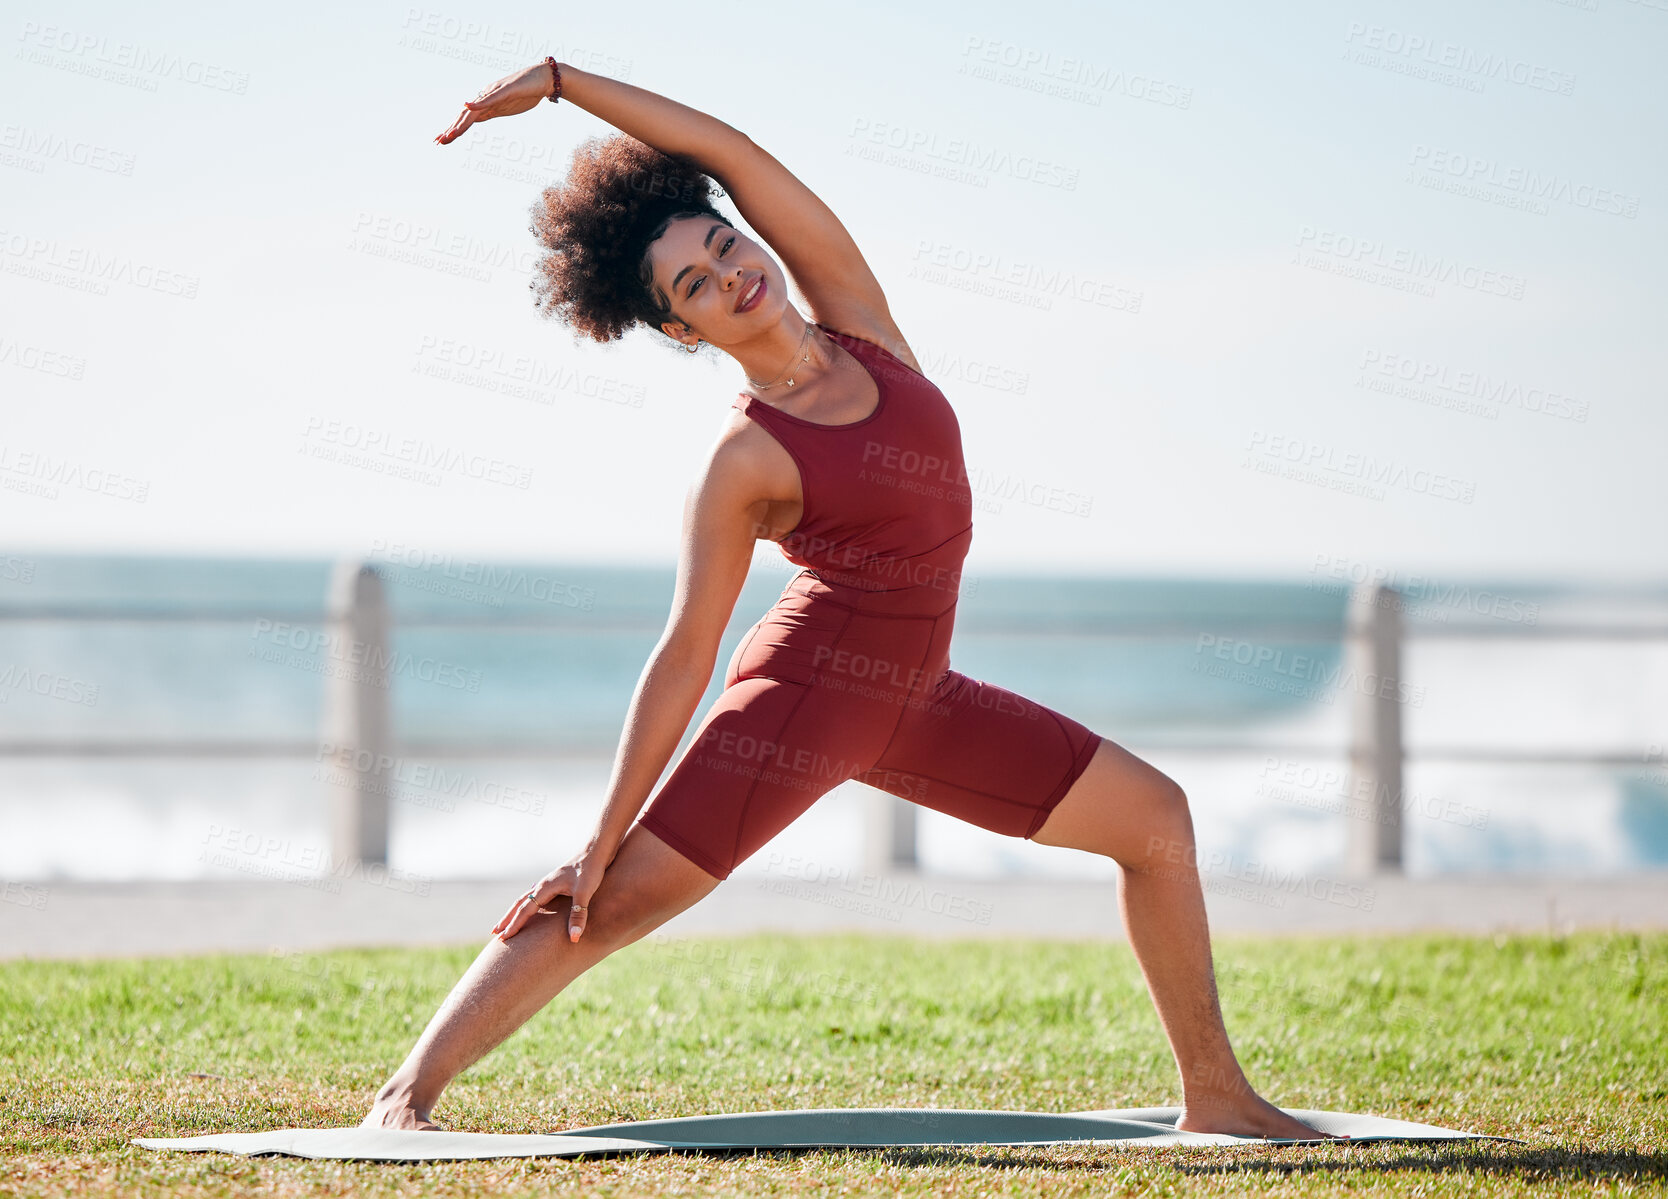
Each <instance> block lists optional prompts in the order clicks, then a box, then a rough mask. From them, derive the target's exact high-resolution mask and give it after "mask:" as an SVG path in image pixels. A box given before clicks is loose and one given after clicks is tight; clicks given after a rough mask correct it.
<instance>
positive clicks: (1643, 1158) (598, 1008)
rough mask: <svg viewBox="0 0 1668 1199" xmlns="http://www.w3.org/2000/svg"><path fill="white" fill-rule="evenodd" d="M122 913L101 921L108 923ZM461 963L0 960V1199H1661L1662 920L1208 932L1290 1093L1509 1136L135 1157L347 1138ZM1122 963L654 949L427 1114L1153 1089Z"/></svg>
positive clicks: (441, 957)
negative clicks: (938, 1197)
mask: <svg viewBox="0 0 1668 1199" xmlns="http://www.w3.org/2000/svg"><path fill="white" fill-rule="evenodd" d="M112 918H117V919H119V918H120V917H119V914H113V917H112ZM473 956H474V950H473V948H458V949H446V950H408V949H402V950H378V951H351V952H336V953H322V954H294V955H279V954H274V955H264V956H263V955H248V956H211V957H188V958H172V959H149V960H135V961H102V962H90V963H62V962H11V963H0V1045H3V1046H4V1062H5V1070H4V1074H3V1076H0V1145H3V1147H4V1154H5V1161H4V1163H3V1165H0V1194H6V1195H12V1194H16V1195H35V1194H49V1193H61V1192H63V1191H66V1190H74V1191H76V1192H77V1193H82V1194H88V1195H93V1196H98V1195H104V1194H117V1193H121V1194H151V1195H164V1194H165V1195H185V1196H198V1195H201V1196H221V1195H231V1194H241V1193H244V1192H247V1191H251V1190H258V1191H260V1192H261V1193H262V1194H267V1195H274V1196H288V1195H309V1196H333V1195H346V1194H353V1195H367V1196H380V1195H408V1194H418V1193H421V1194H437V1195H448V1196H451V1195H456V1196H465V1195H477V1194H483V1195H484V1194H492V1195H517V1194H546V1193H564V1194H565V1193H572V1194H601V1195H673V1194H678V1195H685V1194H697V1195H700V1194H714V1195H728V1194H749V1195H753V1194H758V1195H775V1194H803V1193H811V1192H815V1191H822V1190H824V1189H830V1190H835V1191H839V1192H842V1193H856V1194H863V1193H874V1194H894V1193H897V1194H906V1195H917V1194H920V1195H928V1194H958V1195H974V1194H979V1195H985V1194H993V1195H994V1194H1004V1195H1005V1194H1015V1195H1051V1196H1052V1195H1091V1194H1092V1195H1154V1196H1157V1195H1219V1194H1292V1195H1315V1194H1332V1193H1339V1192H1345V1191H1347V1192H1349V1193H1352V1194H1357V1193H1361V1194H1423V1195H1449V1194H1455V1195H1458V1194H1465V1195H1506V1194H1547V1195H1562V1194H1567V1193H1570V1192H1573V1191H1581V1192H1588V1191H1597V1192H1602V1193H1617V1194H1639V1193H1647V1192H1659V1191H1663V1190H1668V1153H1665V1151H1664V1141H1665V1139H1668V934H1644V935H1638V934H1631V933H1614V934H1599V933H1591V934H1579V935H1572V936H1566V937H1554V936H1510V937H1506V936H1497V937H1493V938H1489V937H1478V938H1470V937H1458V936H1442V935H1421V936H1397V937H1377V938H1365V937H1360V938H1304V939H1278V940H1277V939H1271V938H1262V939H1252V938H1229V937H1219V938H1217V941H1216V958H1217V971H1218V978H1219V982H1220V986H1221V990H1222V995H1223V1003H1224V1007H1225V1010H1226V1012H1227V1018H1228V1027H1229V1031H1230V1033H1231V1034H1232V1036H1233V1039H1234V1044H1235V1047H1236V1049H1237V1050H1238V1052H1239V1055H1240V1059H1241V1061H1242V1062H1244V1064H1245V1067H1246V1071H1247V1073H1248V1074H1249V1075H1250V1076H1251V1079H1252V1082H1253V1083H1254V1084H1255V1085H1256V1086H1257V1087H1258V1088H1259V1090H1261V1092H1262V1093H1263V1094H1264V1095H1266V1096H1268V1097H1269V1098H1270V1099H1272V1100H1273V1101H1274V1102H1276V1103H1279V1104H1281V1105H1282V1106H1285V1107H1306V1108H1327V1109H1332V1110H1341V1111H1355V1112H1371V1113H1377V1114H1381V1115H1388V1116H1395V1117H1400V1118H1404V1119H1411V1120H1419V1121H1422V1122H1426V1123H1431V1124H1441V1125H1446V1126H1448V1127H1454V1128H1463V1129H1469V1130H1472V1131H1476V1132H1485V1133H1494V1134H1501V1135H1505V1136H1511V1137H1517V1138H1521V1139H1522V1140H1524V1141H1526V1142H1528V1144H1526V1145H1510V1144H1504V1143H1500V1142H1472V1143H1466V1144H1461V1145H1447V1146H1443V1145H1435V1146H1431V1145H1425V1146H1421V1145H1417V1144H1382V1145H1370V1144H1363V1145H1356V1146H1349V1147H1345V1146H1325V1147H1318V1148H1313V1149H1309V1148H1302V1149H1299V1148H1283V1147H1278V1146H1256V1145H1252V1146H1245V1147H1239V1146H1235V1147H1232V1148H1228V1149H1214V1148H1213V1149H1180V1148H1176V1149H1139V1148H1128V1149H1106V1148H1095V1149H1084V1148H1071V1147H1059V1148H1045V1149H1034V1148H1010V1149H1002V1148H995V1149H978V1148H972V1149H955V1148H952V1149H919V1148H913V1149H890V1150H855V1151H838V1152H829V1151H802V1152H783V1151H765V1152H759V1153H752V1152H747V1153H738V1154H732V1155H727V1156H721V1155H699V1154H654V1155H640V1156H623V1157H615V1158H590V1159H585V1160H579V1161H573V1160H561V1159H545V1160H531V1161H508V1160H505V1161H491V1162H473V1163H436V1164H430V1165H418V1166H396V1165H374V1164H365V1163H341V1162H307V1161H300V1160H295V1159H285V1158H255V1159H249V1158H238V1157H233V1156H230V1155H223V1154H182V1153H156V1152H151V1151H149V1150H143V1149H138V1148H136V1147H134V1146H131V1145H129V1144H128V1140H129V1138H130V1137H135V1136H191V1135H196V1134H199V1133H207V1132H215V1131H228V1130H258V1129H267V1128H281V1127H306V1126H328V1125H345V1124H353V1123H357V1122H358V1120H359V1118H360V1116H361V1115H363V1113H364V1111H365V1109H366V1107H367V1105H368V1103H369V1100H370V1097H371V1094H372V1092H373V1091H374V1090H375V1089H376V1087H377V1085H378V1084H380V1083H381V1081H382V1080H383V1078H384V1077H385V1076H386V1075H387V1073H388V1071H389V1070H390V1069H391V1068H392V1067H393V1066H394V1065H395V1064H397V1063H398V1061H399V1060H400V1059H401V1058H402V1057H403V1056H404V1054H405V1051H406V1049H407V1048H408V1047H409V1046H410V1044H411V1042H412V1040H413V1039H414V1038H415V1036H416V1034H417V1033H418V1032H419V1031H420V1029H421V1028H422V1026H423V1025H424V1023H425V1022H426V1021H427V1019H428V1017H429V1015H430V1014H431V1013H432V1011H433V1010H434V1008H435V1006H436V1004H437V1003H438V1002H439V1001H440V999H441V998H442V997H443V996H444V994H445V993H446V991H447V990H448V988H449V987H450V985H451V983H452V982H453V981H454V980H455V979H456V978H457V976H458V975H459V973H461V971H462V970H463V968H464V967H465V966H466V965H467V963H468V962H469V961H470V960H471V958H472V957H473ZM1179 1101H1180V1092H1179V1087H1178V1083H1177V1078H1176V1072H1175V1067H1174V1064H1173V1063H1172V1060H1171V1058H1170V1054H1169V1050H1168V1048H1167V1046H1166V1045H1165V1042H1164V1039H1163V1036H1162V1033H1161V1031H1160V1029H1159V1027H1158V1021H1157V1017H1156V1016H1155V1014H1154V1012H1153V1009H1152V1005H1151V1003H1150V1001H1149V1000H1148V998H1147V994H1146V990H1145V987H1144V985H1143V983H1142V981H1141V977H1140V974H1139V972H1138V970H1137V968H1136V965H1135V962H1134V960H1133V958H1132V957H1131V955H1130V952H1129V950H1128V948H1127V947H1126V946H1124V945H1121V944H1098V943H1092V942H1052V941H1033V942H1027V941H1020V940H995V939H989V940H976V941H975V940H969V941H959V942H944V941H915V940H910V939H905V938H901V937H898V938H892V937H873V936H861V935H845V936H799V937H788V936H780V935H759V936H749V937H744V938H736V939H732V940H716V939H714V940H701V941H687V942H685V941H672V940H669V939H664V938H660V937H658V936H651V937H649V938H648V939H646V940H644V941H642V942H639V943H638V944H637V945H634V946H632V947H630V948H628V949H626V950H624V951H622V952H620V953H618V954H616V955H614V956H613V957H612V958H610V959H608V960H607V961H605V962H603V963H602V964H601V965H600V966H598V967H597V968H595V969H594V970H592V971H591V972H590V973H588V974H586V975H584V976H583V977H581V978H580V979H579V980H578V981H577V982H576V983H575V984H574V985H573V986H571V987H570V988H568V990H567V991H565V992H564V993H563V994H561V995H559V996H557V998H556V1000H555V1001H554V1002H553V1003H552V1004H551V1005H550V1006H549V1007H548V1008H547V1009H546V1010H545V1011H543V1012H541V1013H540V1014H539V1015H538V1016H537V1017H535V1018H534V1020H533V1021H531V1022H530V1023H529V1024H528V1025H527V1026H526V1027H525V1028H523V1029H522V1030H521V1031H520V1032H519V1033H517V1034H516V1035H515V1036H514V1037H512V1038H511V1039H510V1041H508V1042H507V1043H506V1044H505V1045H503V1046H501V1047H500V1048H499V1049H498V1050H496V1051H495V1052H494V1053H492V1054H490V1055H488V1057H487V1058H486V1059H485V1060H484V1061H482V1062H481V1063H479V1064H478V1065H477V1066H475V1067H474V1068H473V1069H471V1070H469V1071H467V1072H466V1073H465V1074H464V1075H463V1076H462V1077H460V1078H459V1079H458V1080H457V1081H456V1082H455V1083H454V1084H453V1085H452V1087H451V1089H450V1090H448V1091H447V1093H446V1096H445V1097H444V1099H443V1100H442V1103H441V1105H440V1107H439V1108H438V1109H437V1111H436V1113H435V1116H436V1119H437V1120H439V1122H440V1123H441V1124H442V1125H444V1126H445V1127H448V1128H455V1129H463V1130H472V1131H497V1132H554V1131H557V1130H559V1129H562V1128H566V1127H573V1126H577V1125H583V1124H599V1123H605V1122H612V1121H618V1120H635V1119H647V1118H654V1117H664V1116H678V1115H696V1114H701V1113H707V1112H724V1111H749V1110H765V1109H780V1108H800V1107H846V1106H853V1107H855V1106H875V1107H885V1106H920V1107H966V1108H1006V1109H1015V1108H1023V1109H1028V1110H1033V1111H1047V1112H1067V1111H1075V1110H1081V1109H1085V1108H1097V1107H1138V1106H1150V1105H1158V1104H1174V1103H1178V1102H1179Z"/></svg>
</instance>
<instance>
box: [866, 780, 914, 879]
mask: <svg viewBox="0 0 1668 1199" xmlns="http://www.w3.org/2000/svg"><path fill="white" fill-rule="evenodd" d="M868 800H869V810H868V822H867V823H868V827H867V830H866V835H865V837H864V847H863V848H864V857H865V859H866V866H867V869H868V872H869V874H870V875H883V874H890V873H891V872H892V871H894V870H898V869H904V870H915V869H917V868H918V863H917V861H916V857H915V815H916V813H915V805H914V804H912V803H910V802H909V801H908V800H907V799H903V798H901V797H899V796H896V795H893V794H892V793H891V792H889V791H881V790H879V789H878V788H877V789H871V790H870V791H869V795H868Z"/></svg>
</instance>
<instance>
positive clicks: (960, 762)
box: [639, 573, 1101, 880]
mask: <svg viewBox="0 0 1668 1199" xmlns="http://www.w3.org/2000/svg"><path fill="white" fill-rule="evenodd" d="M841 596H842V592H841V591H840V590H839V589H836V588H832V587H830V586H829V585H828V584H826V583H824V582H823V581H822V580H820V579H818V578H816V576H815V575H813V574H810V573H802V574H800V575H796V576H795V577H794V579H793V580H792V581H791V582H789V584H788V586H787V587H786V589H784V591H783V592H782V596H781V598H780V599H779V600H778V601H777V602H776V604H775V605H774V606H773V607H772V608H771V609H770V611H769V612H767V613H766V614H765V615H764V617H763V618H761V619H760V620H759V622H758V623H757V624H755V625H754V626H753V628H752V629H751V630H749V631H748V633H747V635H746V636H745V637H744V638H743V640H742V642H741V644H740V645H738V646H737V647H736V651H735V653H734V654H733V655H732V656H731V658H730V663H729V667H728V669H727V670H726V671H725V679H724V684H725V685H724V690H723V692H722V693H721V694H720V695H719V697H718V698H717V699H716V700H715V701H714V702H713V705H712V707H711V708H710V709H708V711H707V713H706V715H705V716H704V717H703V718H702V721H701V723H700V725H699V726H698V728H697V729H696V732H695V736H694V738H693V740H692V741H691V742H690V744H689V747H688V749H687V750H686V751H685V752H684V754H683V757H682V758H681V759H679V761H678V763H677V765H676V766H675V767H674V768H673V771H672V773H671V775H670V777H668V779H667V780H666V783H665V785H664V786H663V787H661V789H660V792H659V794H657V795H656V796H655V798H654V799H653V801H652V802H651V803H650V804H649V805H648V807H647V808H646V809H645V810H644V812H643V815H642V816H641V818H640V820H639V823H641V824H642V825H643V826H644V827H645V828H647V829H648V830H649V831H650V832H652V833H654V835H655V836H657V837H659V838H660V839H661V840H662V841H665V842H666V843H667V844H668V845H670V846H671V847H672V848H673V849H675V850H677V851H678V852H679V853H681V854H683V855H684V856H685V857H687V858H688V859H689V860H690V861H692V862H694V863H695V864H696V865H698V866H700V867H701V868H702V869H704V870H706V871H707V872H708V873H709V874H711V875H712V876H713V877H715V878H717V879H720V880H722V879H725V878H728V877H729V875H730V872H731V871H733V870H734V869H735V868H736V867H737V866H738V865H739V864H741V863H742V862H743V861H745V860H746V859H747V858H749V857H751V856H752V855H753V854H754V853H756V852H757V851H758V850H759V849H760V848H762V847H763V846H764V845H765V844H766V843H767V842H769V841H770V840H771V839H772V838H773V837H775V836H776V834H777V833H779V832H781V831H782V830H783V829H784V828H786V827H787V826H788V825H789V824H791V823H793V821H794V820H795V819H797V818H798V817H799V815H800V813H802V812H804V811H805V810H806V809H807V808H809V807H810V806H811V805H812V804H813V803H815V802H816V800H817V799H818V797H819V796H821V795H823V794H825V793H826V792H828V791H829V790H831V789H832V788H834V787H835V786H837V785H838V784H840V783H842V782H845V781H846V780H847V779H853V778H855V779H858V780H860V781H862V782H865V783H868V784H870V785H871V786H874V787H878V788H880V789H881V790H883V791H889V792H891V793H892V794H893V795H897V796H901V797H902V798H904V799H907V800H910V801H912V802H914V803H918V804H921V805H922V806H924V807H928V808H933V809H934V810H936V811H940V812H945V813H947V814H949V815H951V816H955V817H958V818H959V819H961V820H965V821H967V822H968V823H970V824H976V825H978V826H979V827H981V828H987V829H990V830H991V831H993V832H998V833H1002V834H1005V835H1008V836H1014V837H1026V838H1029V837H1031V836H1032V835H1033V834H1035V833H1036V831H1037V830H1038V829H1039V828H1041V827H1042V825H1043V822H1044V821H1045V820H1046V819H1047V818H1048V814H1049V813H1050V812H1051V811H1053V810H1054V806H1055V805H1056V804H1057V803H1059V802H1060V800H1061V799H1062V798H1063V797H1064V796H1065V794H1066V792H1067V791H1068V790H1070V789H1071V785H1072V784H1073V783H1074V782H1076V781H1077V779H1078V776H1080V775H1081V774H1082V773H1083V771H1084V770H1085V769H1086V768H1087V767H1088V765H1089V760H1090V759H1091V758H1092V757H1093V756H1094V752H1095V748H1096V746H1097V745H1098V744H1099V743H1100V740H1101V738H1100V736H1099V735H1098V734H1096V733H1094V732H1092V731H1090V730H1089V729H1088V728H1086V727H1085V726H1084V725H1082V724H1080V723H1078V722H1077V721H1075V720H1073V719H1071V718H1070V717H1068V716H1064V715H1062V714H1060V713H1059V712H1056V711H1054V710H1053V709H1051V708H1048V707H1045V706H1044V705H1042V704H1039V703H1036V702H1034V701H1032V700H1029V699H1026V698H1025V697H1024V696H1022V695H1018V694H1016V693H1015V692H1013V691H1009V690H1007V689H1006V688H1003V687H998V686H996V685H994V684H992V683H986V682H982V681H980V680H978V679H973V678H969V677H967V676H966V675H964V674H962V673H960V672H959V671H955V670H951V669H950V665H949V643H950V633H951V629H952V627H953V625H954V618H955V606H954V604H952V605H951V606H950V607H949V609H948V610H944V611H940V612H938V613H936V614H932V615H919V614H907V613H905V612H886V611H875V610H863V609H862V608H860V607H859V603H848V602H845V601H844V600H843V599H842V598H841ZM859 602H862V603H868V606H869V607H870V608H871V609H872V608H873V607H875V605H874V604H873V603H872V602H870V601H867V600H860V601H859Z"/></svg>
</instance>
